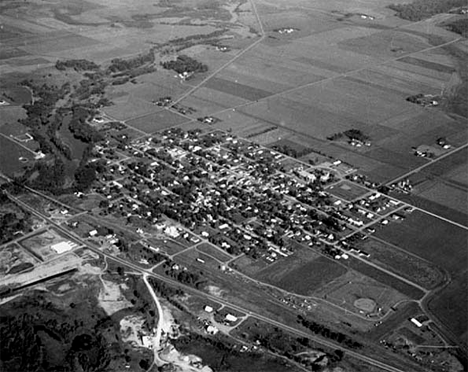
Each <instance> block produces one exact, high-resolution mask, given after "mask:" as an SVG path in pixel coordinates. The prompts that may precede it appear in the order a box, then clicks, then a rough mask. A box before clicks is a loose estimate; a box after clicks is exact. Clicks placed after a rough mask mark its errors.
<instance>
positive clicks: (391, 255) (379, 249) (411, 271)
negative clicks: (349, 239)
mask: <svg viewBox="0 0 468 372" xmlns="http://www.w3.org/2000/svg"><path fill="white" fill-rule="evenodd" d="M358 248H359V249H362V250H364V251H365V252H368V253H369V254H370V258H369V261H371V262H374V263H376V264H378V265H379V266H380V267H383V268H385V269H387V270H390V271H392V272H394V273H396V274H398V275H400V276H402V277H404V278H406V279H408V280H411V281H412V282H414V283H416V284H419V285H420V286H423V287H424V288H428V289H431V288H434V287H435V286H437V285H438V284H439V283H440V282H441V281H442V279H443V277H442V273H441V271H440V270H438V269H437V268H436V267H435V265H434V264H432V263H430V262H428V261H425V260H422V259H420V258H419V257H416V256H413V255H411V254H409V253H408V252H405V251H403V250H402V249H399V248H398V247H394V246H391V245H390V244H388V243H385V242H384V241H381V240H378V239H374V238H371V239H367V240H365V241H364V242H362V243H360V244H359V245H358Z"/></svg>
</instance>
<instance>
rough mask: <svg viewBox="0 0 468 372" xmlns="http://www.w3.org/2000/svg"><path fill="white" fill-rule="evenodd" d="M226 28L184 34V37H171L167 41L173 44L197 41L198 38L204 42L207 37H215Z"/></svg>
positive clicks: (220, 34)
mask: <svg viewBox="0 0 468 372" xmlns="http://www.w3.org/2000/svg"><path fill="white" fill-rule="evenodd" d="M227 30H228V29H224V30H216V31H213V32H211V33H209V34H198V35H190V36H186V37H181V38H177V39H172V40H170V41H169V43H170V44H171V45H175V44H185V43H187V42H192V41H199V40H203V41H204V42H205V41H206V40H207V39H212V38H215V37H219V36H222V35H223V34H224V33H225V32H226V31H227Z"/></svg>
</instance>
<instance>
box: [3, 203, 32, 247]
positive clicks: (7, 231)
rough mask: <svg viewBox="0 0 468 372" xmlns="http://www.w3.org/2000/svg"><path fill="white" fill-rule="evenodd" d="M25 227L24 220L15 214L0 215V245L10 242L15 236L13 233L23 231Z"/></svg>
mask: <svg viewBox="0 0 468 372" xmlns="http://www.w3.org/2000/svg"><path fill="white" fill-rule="evenodd" d="M0 195H2V194H0ZM7 200H8V198H7ZM1 203H2V201H1V200H0V204H1ZM26 227H27V224H26V219H24V218H19V217H18V216H17V215H16V213H13V212H7V213H0V244H3V243H6V242H8V241H10V240H12V239H13V237H14V236H15V232H17V231H23V229H25V228H26Z"/></svg>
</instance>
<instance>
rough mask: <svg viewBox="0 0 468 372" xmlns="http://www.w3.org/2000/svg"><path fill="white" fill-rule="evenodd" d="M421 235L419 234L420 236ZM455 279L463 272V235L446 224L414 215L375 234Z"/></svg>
mask: <svg viewBox="0 0 468 372" xmlns="http://www.w3.org/2000/svg"><path fill="white" fill-rule="evenodd" d="M422 232H423V233H422ZM375 235H376V236H377V237H379V238H381V239H383V240H386V241H388V242H390V243H392V244H395V245H397V246H399V247H400V248H403V249H405V250H407V251H408V252H410V253H413V254H415V255H417V256H420V257H422V258H424V259H426V260H428V261H430V262H432V263H434V264H435V265H437V266H439V267H441V268H442V269H444V270H447V271H448V272H449V273H451V274H452V275H455V276H456V275H457V274H458V273H459V272H460V271H462V270H464V269H466V262H467V259H468V256H467V254H468V252H467V250H466V244H467V235H466V231H465V230H464V229H462V228H460V227H457V226H455V225H453V224H451V223H449V222H446V221H443V220H440V219H438V218H436V217H433V216H430V215H428V214H426V213H423V212H419V211H415V212H413V213H412V214H411V215H409V216H407V218H406V220H405V221H404V222H403V223H401V224H390V225H389V226H386V227H385V228H384V229H380V230H378V231H377V232H376V234H375Z"/></svg>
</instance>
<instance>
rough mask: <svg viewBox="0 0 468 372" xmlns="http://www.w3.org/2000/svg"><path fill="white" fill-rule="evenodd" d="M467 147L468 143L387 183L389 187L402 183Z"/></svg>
mask: <svg viewBox="0 0 468 372" xmlns="http://www.w3.org/2000/svg"><path fill="white" fill-rule="evenodd" d="M466 147H468V143H465V144H464V145H462V146H459V147H457V148H455V149H453V150H452V151H450V152H446V153H445V154H443V155H441V156H439V157H438V158H436V159H434V160H432V161H430V162H428V163H426V164H423V165H421V166H419V167H417V168H414V169H413V170H411V171H409V172H407V173H405V174H403V175H401V176H398V177H397V178H395V179H393V180H391V181H388V182H387V185H388V186H389V185H392V184H394V183H396V182H398V181H400V180H402V179H404V178H408V177H409V176H411V175H412V174H415V173H418V172H419V171H421V170H423V169H424V168H426V167H430V166H431V165H433V164H434V163H437V162H438V161H440V160H442V159H445V158H446V157H448V156H451V155H453V154H455V153H457V152H459V151H461V150H463V149H464V148H466Z"/></svg>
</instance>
